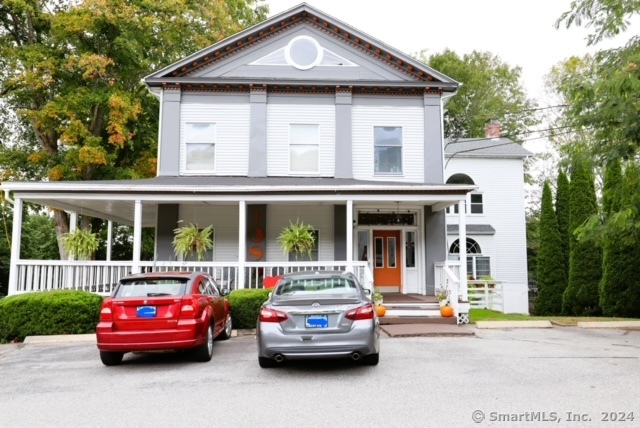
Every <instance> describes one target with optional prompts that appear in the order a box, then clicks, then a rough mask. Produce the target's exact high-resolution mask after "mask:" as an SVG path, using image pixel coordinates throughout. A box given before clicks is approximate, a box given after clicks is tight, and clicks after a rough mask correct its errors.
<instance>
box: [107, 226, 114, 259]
mask: <svg viewBox="0 0 640 428" xmlns="http://www.w3.org/2000/svg"><path fill="white" fill-rule="evenodd" d="M112 241H113V221H111V220H109V221H108V222H107V261H108V262H110V261H111V245H112V244H113V242H112Z"/></svg>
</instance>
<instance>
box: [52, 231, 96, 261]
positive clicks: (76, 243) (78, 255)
mask: <svg viewBox="0 0 640 428" xmlns="http://www.w3.org/2000/svg"><path fill="white" fill-rule="evenodd" d="M61 239H62V245H63V246H64V249H65V250H66V251H67V253H69V255H70V256H73V258H74V259H76V260H89V258H90V257H91V256H92V255H93V253H95V252H96V250H97V249H98V247H99V246H100V239H99V238H98V234H97V233H91V231H90V230H84V229H81V228H78V229H76V230H74V231H73V232H71V233H65V234H64V235H62V238H61Z"/></svg>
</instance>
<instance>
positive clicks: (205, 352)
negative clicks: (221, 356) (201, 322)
mask: <svg viewBox="0 0 640 428" xmlns="http://www.w3.org/2000/svg"><path fill="white" fill-rule="evenodd" d="M194 354H195V355H194V356H195V358H196V360H197V361H201V362H203V363H206V362H207V361H211V357H213V320H212V321H211V324H209V328H208V329H207V339H206V340H205V341H204V343H203V344H202V345H200V346H198V347H197V348H196V349H195V352H194Z"/></svg>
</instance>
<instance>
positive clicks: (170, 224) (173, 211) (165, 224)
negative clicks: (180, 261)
mask: <svg viewBox="0 0 640 428" xmlns="http://www.w3.org/2000/svg"><path fill="white" fill-rule="evenodd" d="M178 212H179V206H178V204H159V205H158V218H157V222H156V224H157V226H156V260H158V261H172V260H176V256H175V253H174V251H173V230H174V229H175V228H176V227H178Z"/></svg>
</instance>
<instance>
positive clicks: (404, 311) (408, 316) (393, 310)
mask: <svg viewBox="0 0 640 428" xmlns="http://www.w3.org/2000/svg"><path fill="white" fill-rule="evenodd" d="M383 297H384V301H383V305H384V306H385V308H387V313H386V314H385V316H384V317H381V318H380V325H381V326H382V330H383V331H384V332H385V333H387V334H388V335H389V336H443V335H445V336H446V335H458V334H457V333H460V331H459V330H456V327H457V326H456V319H455V318H453V317H450V318H444V317H442V316H441V315H440V305H439V303H438V301H437V300H436V298H435V296H423V295H421V294H402V293H383ZM443 329H444V330H443ZM452 329H453V330H452ZM450 330H451V331H450ZM454 333H455V334H454Z"/></svg>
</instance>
